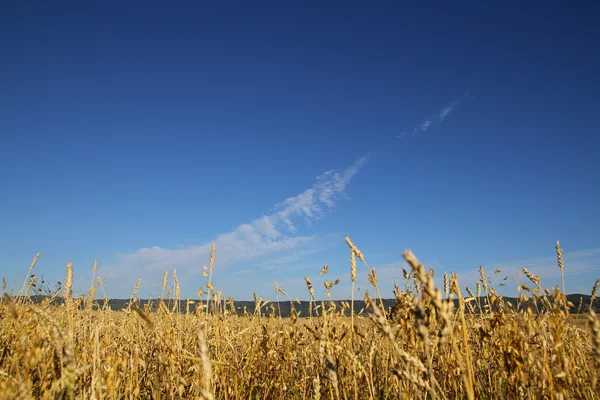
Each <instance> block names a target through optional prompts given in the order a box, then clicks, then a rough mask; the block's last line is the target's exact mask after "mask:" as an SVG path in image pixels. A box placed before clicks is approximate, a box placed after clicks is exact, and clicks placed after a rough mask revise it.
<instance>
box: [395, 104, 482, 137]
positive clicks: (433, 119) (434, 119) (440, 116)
mask: <svg viewBox="0 0 600 400" xmlns="http://www.w3.org/2000/svg"><path fill="white" fill-rule="evenodd" d="M467 96H468V97H467V98H468V99H469V100H471V99H473V98H474V97H473V96H469V95H468V94H467ZM463 100H464V98H460V99H456V100H453V101H451V102H450V103H448V104H447V105H445V106H444V107H442V108H441V109H440V111H439V112H438V113H436V114H432V115H430V116H429V117H427V118H425V120H424V121H423V122H422V123H421V124H419V125H417V126H415V127H414V128H413V129H412V132H411V136H417V135H418V134H419V133H422V132H426V131H427V130H429V129H430V128H431V127H432V126H433V125H434V124H435V123H442V122H443V121H444V120H445V119H446V118H448V116H449V115H450V113H452V112H453V111H454V110H455V109H456V108H457V107H458V106H460V105H461V104H462V102H463ZM405 136H406V132H401V133H400V134H399V135H397V136H396V139H401V138H403V137H405Z"/></svg>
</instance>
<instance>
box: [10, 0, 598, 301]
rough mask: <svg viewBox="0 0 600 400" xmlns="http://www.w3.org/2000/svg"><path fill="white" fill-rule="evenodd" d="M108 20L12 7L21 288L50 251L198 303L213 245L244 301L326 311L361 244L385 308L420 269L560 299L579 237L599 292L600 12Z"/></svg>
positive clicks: (115, 10)
mask: <svg viewBox="0 0 600 400" xmlns="http://www.w3.org/2000/svg"><path fill="white" fill-rule="evenodd" d="M91 3H92V2H81V1H78V2H75V1H73V2H63V1H57V2H47V1H32V2H17V1H8V2H3V3H2V5H0V15H1V17H0V51H1V54H2V62H1V63H0V75H1V76H2V78H1V79H0V134H1V142H0V143H1V144H0V178H1V179H0V235H1V239H2V240H1V241H0V275H3V276H5V277H6V278H7V280H8V282H9V286H11V287H14V286H16V287H18V286H20V284H21V282H22V280H23V278H24V275H25V273H26V271H27V267H28V266H29V263H30V261H31V259H32V258H33V256H34V255H35V254H36V253H37V252H40V253H41V258H40V261H39V263H38V265H37V267H36V270H35V272H36V273H37V274H38V276H42V275H43V276H44V278H45V279H46V280H47V281H53V282H54V281H57V280H63V276H64V273H65V265H66V263H67V262H68V261H72V262H73V263H74V266H75V282H76V287H77V288H78V289H79V290H86V289H87V288H88V287H89V285H90V278H91V265H92V264H93V262H94V260H96V259H98V260H99V262H100V268H99V270H98V272H99V274H100V276H101V277H103V278H104V281H105V285H106V290H107V294H108V295H109V296H111V297H128V296H129V294H130V293H131V289H132V288H133V286H134V284H135V281H136V280H137V278H139V277H141V278H142V285H141V289H140V292H139V294H140V295H141V296H142V297H145V296H149V295H156V294H159V293H160V284H161V281H162V274H163V273H164V270H165V269H169V271H170V274H169V276H171V272H172V270H173V269H174V268H176V269H177V275H178V277H179V279H180V281H181V285H182V286H181V287H182V296H184V297H187V296H189V297H194V296H195V293H196V291H197V290H198V289H199V288H200V287H202V286H203V285H204V278H203V277H202V275H201V274H200V272H201V269H202V265H205V264H208V252H209V247H210V243H211V242H213V241H215V242H216V244H217V255H216V266H215V271H214V281H215V286H216V287H217V288H218V289H221V290H223V294H224V295H229V294H231V295H233V296H234V298H236V299H239V300H247V299H251V298H252V293H253V292H254V291H255V292H257V293H258V294H259V295H261V296H263V297H265V298H273V297H274V290H273V285H274V282H275V281H277V282H278V283H279V285H280V286H281V287H282V288H283V289H284V290H286V291H287V292H288V293H289V294H290V295H291V296H293V297H299V298H302V299H306V298H307V291H306V288H305V286H304V279H303V277H304V276H305V275H308V276H309V277H311V278H312V279H313V281H314V282H315V285H316V288H317V292H318V293H319V296H322V295H323V290H322V280H323V279H324V278H323V277H322V276H321V277H318V276H317V274H318V272H319V270H320V269H321V267H322V265H323V264H325V263H327V264H329V266H330V278H333V279H335V278H337V277H339V278H341V283H340V285H339V287H337V288H336V291H335V292H334V297H337V298H348V297H349V295H350V291H349V288H348V284H349V279H348V273H349V266H348V265H349V263H348V250H347V247H346V245H345V242H344V235H345V234H349V235H350V236H351V237H352V239H353V240H354V241H355V243H356V244H357V245H358V246H359V247H360V248H361V250H362V251H363V252H364V253H365V255H366V257H367V261H368V262H369V263H370V264H372V265H375V266H377V267H378V269H379V271H380V280H381V281H382V285H383V292H384V295H386V296H388V297H391V295H392V289H393V288H392V281H393V280H394V279H397V280H398V281H399V282H401V281H402V280H401V269H400V268H401V267H402V266H404V265H403V263H402V260H401V257H400V255H401V253H402V251H403V250H404V249H406V248H411V249H412V250H413V251H414V252H415V253H416V254H417V256H418V257H419V258H420V259H421V260H422V261H423V262H424V263H425V264H426V265H428V266H432V267H435V269H436V271H437V275H436V277H438V278H439V277H440V276H441V274H442V273H443V271H456V272H458V273H459V277H460V276H464V279H463V281H461V283H462V284H463V287H464V285H467V284H468V285H470V286H471V287H473V286H474V282H475V280H476V275H475V274H474V272H473V271H476V270H477V268H478V267H479V265H480V264H483V265H484V266H485V267H486V268H487V269H488V271H489V272H490V273H491V272H492V271H493V269H495V268H500V269H502V270H503V274H509V273H510V274H512V275H514V276H515V278H514V279H517V278H516V274H515V269H516V268H517V267H520V266H529V267H530V268H531V269H532V270H533V271H534V272H536V273H539V274H542V275H544V276H545V277H547V278H546V279H545V282H546V284H547V285H548V286H550V285H553V284H555V283H557V282H558V280H557V279H558V278H557V277H558V275H557V268H556V267H555V259H554V244H555V241H556V240H557V239H559V240H561V242H562V244H563V247H564V252H565V260H566V263H567V269H566V270H567V273H568V276H567V291H569V292H584V293H588V292H589V291H590V289H591V286H592V285H593V281H594V280H595V279H597V278H600V229H599V223H600V213H599V211H600V198H599V194H600V189H599V187H600V185H599V182H600V179H599V172H600V157H599V155H598V152H599V150H600V139H599V137H598V133H599V132H598V118H597V109H598V105H599V101H598V93H599V92H600V78H599V75H598V71H600V57H599V55H598V54H599V53H598V38H600V25H599V24H598V23H597V22H598V18H597V16H598V15H599V14H598V11H599V9H598V7H599V6H598V5H596V4H594V3H592V2H589V3H587V4H585V3H578V6H577V7H574V6H572V5H570V4H569V3H567V2H562V4H558V2H557V4H554V3H548V2H539V4H537V5H534V4H533V3H532V2H526V3H523V2H508V3H494V4H493V5H488V4H483V3H488V2H475V1H473V2H458V3H457V2H452V3H448V2H426V3H424V2H404V3H402V4H400V3H399V2H382V3H379V4H378V5H374V4H371V5H367V4H366V3H365V4H364V5H362V6H357V5H351V4H349V3H347V2H343V3H342V2H339V3H329V4H328V5H323V2H289V1H286V2H281V1H278V2H252V5H250V3H248V2H239V3H231V2H228V3H227V6H225V5H223V6H219V5H214V4H213V5H210V6H208V5H207V4H206V3H204V2H182V3H178V4H176V3H169V4H168V5H167V3H165V2H152V1H150V2H147V1H145V2H130V1H126V2H122V1H119V2H115V1H106V2H94V3H95V4H91ZM286 199H287V200H286ZM511 279H512V278H511ZM359 280H360V282H361V283H360V284H359V286H362V287H367V285H366V283H365V282H366V276H365V269H364V268H363V269H360V270H359ZM511 282H513V283H514V282H515V281H514V280H511ZM17 290H18V288H17ZM363 290H364V289H363ZM361 293H362V291H361ZM515 293H516V292H515V291H514V286H513V288H512V289H511V291H510V293H507V294H515Z"/></svg>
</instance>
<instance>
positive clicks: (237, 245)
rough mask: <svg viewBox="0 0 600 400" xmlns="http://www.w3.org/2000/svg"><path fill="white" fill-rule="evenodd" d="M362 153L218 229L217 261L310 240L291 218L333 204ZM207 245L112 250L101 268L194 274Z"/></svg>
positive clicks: (115, 273)
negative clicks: (260, 211)
mask: <svg viewBox="0 0 600 400" xmlns="http://www.w3.org/2000/svg"><path fill="white" fill-rule="evenodd" d="M367 159H368V156H364V157H361V158H359V159H358V160H357V161H356V162H354V164H352V165H351V166H350V167H348V168H346V169H345V170H344V171H343V172H336V171H334V170H330V171H327V172H325V173H323V174H322V175H320V176H319V177H317V180H316V182H315V184H314V185H313V186H312V187H311V188H310V189H307V190H305V191H303V192H302V193H300V194H299V195H297V196H294V197H290V198H288V199H286V200H284V201H283V202H281V203H279V204H277V205H276V206H275V211H274V212H273V213H272V214H270V215H263V216H262V217H260V218H257V219H255V220H254V221H252V222H251V223H247V224H242V225H240V226H238V227H237V228H236V229H234V230H233V231H232V232H229V233H223V234H220V235H218V236H217V237H216V239H215V240H214V243H215V246H216V248H217V257H216V258H217V262H218V264H219V267H220V268H223V267H227V266H229V265H232V264H235V263H241V262H245V261H250V260H253V259H256V258H258V257H261V256H264V255H268V254H274V253H277V252H280V251H284V250H291V249H297V248H301V247H303V246H307V245H308V244H310V243H313V242H314V241H315V240H316V239H317V237H318V236H317V235H310V236H294V235H293V234H294V233H295V232H296V231H297V228H296V225H295V223H294V221H293V220H294V219H295V218H298V217H301V218H304V219H305V220H310V219H316V218H320V217H321V216H322V215H323V213H324V211H325V210H331V209H333V208H334V207H335V205H336V202H337V201H338V198H339V197H340V196H344V195H345V191H346V188H347V186H348V184H349V183H350V181H351V180H352V178H353V177H354V176H355V175H356V174H357V173H358V171H359V170H360V169H361V168H362V167H363V166H364V164H365V163H366V162H367ZM210 251H211V243H206V244H203V245H197V246H191V247H187V248H177V249H168V248H162V247H159V246H154V247H150V248H142V249H139V250H137V251H133V252H128V253H119V254H117V256H116V259H117V262H116V263H115V265H113V266H110V267H107V268H106V269H105V272H104V273H105V275H106V276H108V277H109V278H110V277H112V278H114V279H116V278H119V279H120V278H121V277H122V276H123V274H124V273H125V272H131V273H137V274H139V273H142V272H153V271H154V272H156V271H164V270H166V269H169V270H170V269H173V268H181V269H183V270H184V271H186V272H193V273H197V274H199V273H200V272H201V268H202V265H205V264H207V263H208V259H209V256H210Z"/></svg>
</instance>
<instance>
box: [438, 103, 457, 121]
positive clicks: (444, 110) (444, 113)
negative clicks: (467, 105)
mask: <svg viewBox="0 0 600 400" xmlns="http://www.w3.org/2000/svg"><path fill="white" fill-rule="evenodd" d="M460 103H461V100H454V101H453V102H452V103H450V104H448V105H447V106H446V107H444V108H442V109H441V110H440V122H442V121H443V120H445V119H446V117H447V116H448V114H450V113H451V112H452V111H453V110H454V109H455V108H456V107H458V106H459V105H460Z"/></svg>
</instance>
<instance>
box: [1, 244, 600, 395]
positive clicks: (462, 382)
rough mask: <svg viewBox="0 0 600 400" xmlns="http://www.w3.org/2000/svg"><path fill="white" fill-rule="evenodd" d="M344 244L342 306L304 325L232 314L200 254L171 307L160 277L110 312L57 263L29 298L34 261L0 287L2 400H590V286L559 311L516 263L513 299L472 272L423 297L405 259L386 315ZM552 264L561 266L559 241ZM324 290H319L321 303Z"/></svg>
mask: <svg viewBox="0 0 600 400" xmlns="http://www.w3.org/2000/svg"><path fill="white" fill-rule="evenodd" d="M346 242H347V244H348V247H349V250H350V251H349V253H350V259H349V269H348V275H347V276H348V277H349V279H350V280H351V282H352V287H353V291H352V299H351V300H349V301H348V302H344V303H342V306H338V305H336V304H337V303H335V302H333V301H329V300H324V301H311V303H310V307H309V310H310V311H309V314H308V315H299V313H298V312H296V310H295V308H294V301H293V300H292V299H288V300H289V304H290V311H291V312H290V316H289V318H282V317H281V310H280V309H278V306H279V305H280V303H279V302H270V301H268V300H264V301H263V299H262V298H257V297H255V301H254V303H255V307H254V309H253V310H252V311H251V312H248V311H244V312H240V310H236V309H235V307H234V305H233V302H231V301H226V300H223V299H222V298H221V292H220V291H218V290H216V289H215V288H214V287H213V285H212V274H213V269H214V268H215V248H214V245H213V251H212V253H211V257H210V262H209V267H206V269H205V271H204V275H205V277H206V282H205V284H204V288H203V289H201V290H200V291H199V293H198V295H199V297H198V298H197V299H196V302H195V303H192V302H191V301H187V303H185V304H186V306H184V307H182V306H181V302H180V301H179V300H180V299H179V284H178V281H177V276H176V273H175V274H174V276H172V277H173V280H174V285H173V287H172V288H167V276H168V273H165V278H164V280H163V286H162V287H163V296H162V297H161V298H159V299H157V300H155V301H154V302H153V303H148V302H147V303H145V304H142V303H141V302H140V300H139V299H138V298H137V297H136V292H137V289H138V288H139V281H138V283H137V284H136V285H135V287H134V290H133V293H132V299H131V300H130V302H129V304H128V305H127V307H126V309H124V310H121V311H115V310H112V309H111V308H110V307H109V306H108V303H107V302H106V301H105V302H104V303H101V302H98V301H95V297H96V291H97V289H101V290H104V288H103V286H102V280H101V277H99V276H97V275H95V276H94V284H93V285H92V286H91V288H90V291H89V293H88V294H87V295H86V296H81V297H77V298H74V297H73V293H72V281H73V268H72V265H71V264H69V265H67V272H66V280H65V282H64V285H62V286H61V288H59V289H58V290H56V291H54V292H53V293H51V294H49V296H47V297H45V298H44V299H43V300H42V301H33V300H32V297H31V296H30V293H32V292H35V289H36V287H38V286H39V283H38V282H36V277H35V274H31V272H32V271H33V269H34V266H35V261H36V260H37V257H36V259H35V260H34V263H32V265H31V267H30V269H29V273H28V275H27V278H26V279H25V282H24V284H23V287H22V288H21V290H20V291H19V293H17V294H12V295H9V294H7V293H5V294H4V297H3V299H2V303H1V304H0V398H2V399H17V398H18V399H32V398H39V399H138V398H140V399H335V400H337V399H517V398H519V399H521V398H525V399H594V398H599V397H598V394H597V393H598V392H600V388H599V385H598V378H599V376H600V320H599V318H598V316H597V315H596V314H595V313H594V311H593V308H594V305H593V302H594V300H595V297H596V294H597V291H598V281H596V284H595V285H594V287H593V289H592V296H591V299H590V302H589V304H583V303H581V304H569V302H568V301H567V298H566V296H565V294H564V289H561V288H558V287H555V288H551V289H548V288H545V287H543V285H542V282H541V279H540V277H537V276H535V275H534V274H533V273H531V272H530V271H528V270H526V269H524V270H523V272H524V274H525V275H526V276H527V278H528V279H529V281H530V282H529V285H521V286H520V287H519V293H520V297H519V299H518V302H517V304H512V303H510V302H506V301H505V300H504V298H503V297H502V296H500V295H498V294H497V292H496V288H494V287H493V286H492V285H491V284H490V281H489V280H488V279H487V277H486V274H485V271H484V270H483V268H482V269H480V275H481V279H480V281H479V282H478V284H477V287H476V288H475V290H476V292H475V293H474V292H473V291H472V290H471V289H468V288H462V287H461V286H460V283H459V277H457V276H456V275H454V274H451V275H446V274H445V275H444V281H443V287H441V288H436V287H435V283H434V279H433V276H434V271H432V270H426V269H425V268H424V267H423V265H422V264H421V263H420V262H419V261H418V259H417V258H416V257H415V255H414V254H413V253H412V252H410V251H409V250H408V251H406V252H405V253H404V259H405V260H406V262H407V264H408V266H409V267H410V268H408V269H409V270H408V271H404V275H405V278H406V280H407V282H410V284H407V289H400V288H399V287H398V286H395V291H394V293H395V297H396V304H395V306H394V307H393V309H391V310H390V309H386V308H385V307H384V304H383V302H382V301H381V294H380V287H379V283H378V281H377V271H376V269H375V268H374V267H370V266H369V265H368V263H367V262H366V260H365V256H364V255H363V254H362V252H361V251H360V250H359V249H358V247H357V246H356V245H355V244H354V243H353V242H352V241H351V240H350V238H349V237H346ZM556 255H557V268H560V270H561V272H563V270H564V268H568V266H564V265H563V261H562V250H561V248H560V245H559V243H557V245H556ZM357 263H360V264H363V265H364V267H366V271H367V278H368V281H369V282H370V284H371V288H370V291H371V293H372V295H369V293H368V292H367V293H366V294H365V297H364V299H362V300H364V303H363V304H366V305H367V307H366V309H364V310H357V309H355V307H354V305H355V299H354V283H355V281H356V279H357V275H358V272H357ZM326 269H327V266H325V267H324V270H325V271H324V270H322V271H321V272H326ZM361 271H362V265H361ZM94 274H96V268H95V267H94ZM305 280H306V285H307V288H306V289H307V291H308V294H309V295H310V297H311V299H314V291H315V289H314V288H313V286H312V284H311V281H310V278H309V277H306V278H305ZM337 282H339V280H336V281H333V282H325V290H326V291H327V294H328V299H330V295H329V290H330V289H331V287H333V286H334V285H335V284H337ZM5 287H6V284H4V287H3V292H5ZM562 287H563V288H564V273H563V284H562ZM165 289H167V290H168V295H167V296H166V297H165V296H164V291H165ZM276 291H277V293H278V294H281V295H282V296H283V297H284V298H286V297H287V293H286V292H285V290H284V289H282V288H279V287H276ZM104 297H105V296H104ZM573 307H575V308H576V309H577V312H576V314H574V313H573V312H569V310H570V309H572V308H573Z"/></svg>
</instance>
